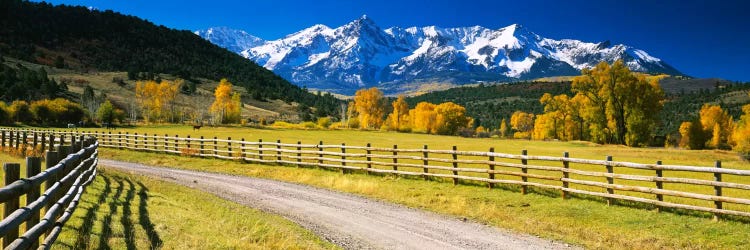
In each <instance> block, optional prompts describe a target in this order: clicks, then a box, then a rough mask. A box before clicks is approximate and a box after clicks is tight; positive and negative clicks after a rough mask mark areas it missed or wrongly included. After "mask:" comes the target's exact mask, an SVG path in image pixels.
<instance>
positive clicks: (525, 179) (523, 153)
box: [521, 149, 529, 194]
mask: <svg viewBox="0 0 750 250" xmlns="http://www.w3.org/2000/svg"><path fill="white" fill-rule="evenodd" d="M528 153H529V152H528V151H526V149H524V150H521V165H523V166H522V167H521V172H522V173H523V175H522V176H521V181H523V182H524V184H521V194H526V193H527V191H528V190H527V187H526V184H525V183H526V182H528V181H529V178H528V177H526V174H528V173H529V169H528V168H526V165H528V164H529V160H528V159H527V158H526V156H527V155H528Z"/></svg>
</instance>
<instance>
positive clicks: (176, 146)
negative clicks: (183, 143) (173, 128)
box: [174, 135, 180, 155]
mask: <svg viewBox="0 0 750 250" xmlns="http://www.w3.org/2000/svg"><path fill="white" fill-rule="evenodd" d="M174 151H177V155H179V154H180V136H179V135H174Z"/></svg>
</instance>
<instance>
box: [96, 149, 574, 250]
mask: <svg viewBox="0 0 750 250" xmlns="http://www.w3.org/2000/svg"><path fill="white" fill-rule="evenodd" d="M99 164H100V165H101V166H104V167H105V168H112V169H117V170H121V171H125V172H131V173H137V174H141V175H145V176H150V177H156V178H158V179H162V180H165V181H170V182H174V183H178V184H181V185H185V186H189V187H192V188H196V189H200V190H203V191H207V192H209V193H213V194H216V195H217V196H219V197H222V198H225V199H228V200H232V201H235V202H237V203H240V204H243V205H246V206H249V207H254V208H258V209H261V210H263V211H266V212H270V213H274V214H279V215H281V216H284V217H286V218H287V219H289V220H292V221H294V222H296V223H298V224H300V225H302V226H303V227H305V228H307V229H309V230H311V231H313V232H314V233H316V234H318V235H320V236H321V237H322V238H324V239H326V240H329V241H331V242H333V243H334V244H337V245H339V246H341V247H343V248H346V249H560V248H569V247H567V246H566V245H565V244H561V243H558V242H552V241H549V240H544V239H539V238H537V237H533V236H528V235H521V234H515V233H511V232H507V231H501V230H499V229H495V228H491V227H488V226H484V225H481V224H478V223H474V222H465V221H463V220H460V219H457V218H451V217H447V216H442V215H438V214H434V213H430V212H424V211H420V210H416V209H411V208H407V207H404V206H399V205H394V204H389V203H385V202H380V201H374V200H370V199H366V198H363V197H359V196H355V195H351V194H346V193H340V192H335V191H330V190H325V189H320V188H315V187H310V186H306V185H299V184H292V183H286V182H280V181H274V180H266V179H257V178H250V177H241V176H232V175H224V174H215V173H205V172H197V171H187V170H177V169H169V168H158V167H150V166H145V165H141V164H135V163H128V162H120V161H112V160H105V159H102V160H100V162H99Z"/></svg>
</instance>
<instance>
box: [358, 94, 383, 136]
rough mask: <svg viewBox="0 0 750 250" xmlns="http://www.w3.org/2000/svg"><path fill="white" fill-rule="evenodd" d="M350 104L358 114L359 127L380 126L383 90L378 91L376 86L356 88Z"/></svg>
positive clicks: (381, 121)
mask: <svg viewBox="0 0 750 250" xmlns="http://www.w3.org/2000/svg"><path fill="white" fill-rule="evenodd" d="M352 105H353V107H354V110H356V113H357V115H358V116H357V118H358V120H359V127H360V128H364V129H374V128H380V126H381V125H382V124H383V115H384V113H385V105H384V98H383V92H380V90H379V89H378V88H375V87H372V88H369V89H360V90H357V92H356V93H355V94H354V101H353V102H352Z"/></svg>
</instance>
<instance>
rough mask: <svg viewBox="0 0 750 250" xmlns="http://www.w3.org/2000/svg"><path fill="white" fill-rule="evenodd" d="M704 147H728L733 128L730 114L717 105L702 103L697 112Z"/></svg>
mask: <svg viewBox="0 0 750 250" xmlns="http://www.w3.org/2000/svg"><path fill="white" fill-rule="evenodd" d="M699 114H700V123H701V126H702V127H703V134H704V138H703V139H705V144H706V148H720V149H728V148H729V140H730V139H731V136H732V131H733V130H734V120H733V119H732V116H730V115H729V113H727V111H725V110H723V109H722V108H721V106H719V105H711V104H704V105H703V107H701V110H700V112H699Z"/></svg>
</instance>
